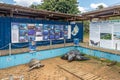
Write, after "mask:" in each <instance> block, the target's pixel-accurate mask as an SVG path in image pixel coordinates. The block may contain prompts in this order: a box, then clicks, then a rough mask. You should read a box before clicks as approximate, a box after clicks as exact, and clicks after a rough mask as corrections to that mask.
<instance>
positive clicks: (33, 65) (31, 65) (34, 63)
mask: <svg viewBox="0 0 120 80" xmlns="http://www.w3.org/2000/svg"><path fill="white" fill-rule="evenodd" d="M28 65H29V70H28V71H30V70H32V69H34V68H39V67H43V66H44V65H43V64H41V63H40V61H39V60H37V59H31V60H30V62H29V63H28Z"/></svg>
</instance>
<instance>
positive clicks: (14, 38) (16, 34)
mask: <svg viewBox="0 0 120 80" xmlns="http://www.w3.org/2000/svg"><path fill="white" fill-rule="evenodd" d="M11 26H12V27H11V28H12V30H11V37H12V38H11V39H12V40H11V41H12V43H18V42H19V24H18V23H12V24H11Z"/></svg>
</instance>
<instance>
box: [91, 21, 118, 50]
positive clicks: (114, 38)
mask: <svg viewBox="0 0 120 80" xmlns="http://www.w3.org/2000/svg"><path fill="white" fill-rule="evenodd" d="M95 42H99V46H100V47H103V48H108V49H116V50H120V20H116V21H102V22H91V23H90V44H89V45H92V43H95ZM94 46H96V45H94Z"/></svg>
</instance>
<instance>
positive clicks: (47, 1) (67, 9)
mask: <svg viewBox="0 0 120 80" xmlns="http://www.w3.org/2000/svg"><path fill="white" fill-rule="evenodd" d="M30 7H31V8H35V9H43V10H49V11H55V12H62V13H69V14H78V13H80V11H79V9H78V3H77V0H44V2H43V3H42V4H41V5H40V4H39V5H31V6H30Z"/></svg>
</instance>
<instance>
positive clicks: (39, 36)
mask: <svg viewBox="0 0 120 80" xmlns="http://www.w3.org/2000/svg"><path fill="white" fill-rule="evenodd" d="M35 26H36V28H35V30H36V34H35V41H42V40H43V35H42V32H43V24H35Z"/></svg>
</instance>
